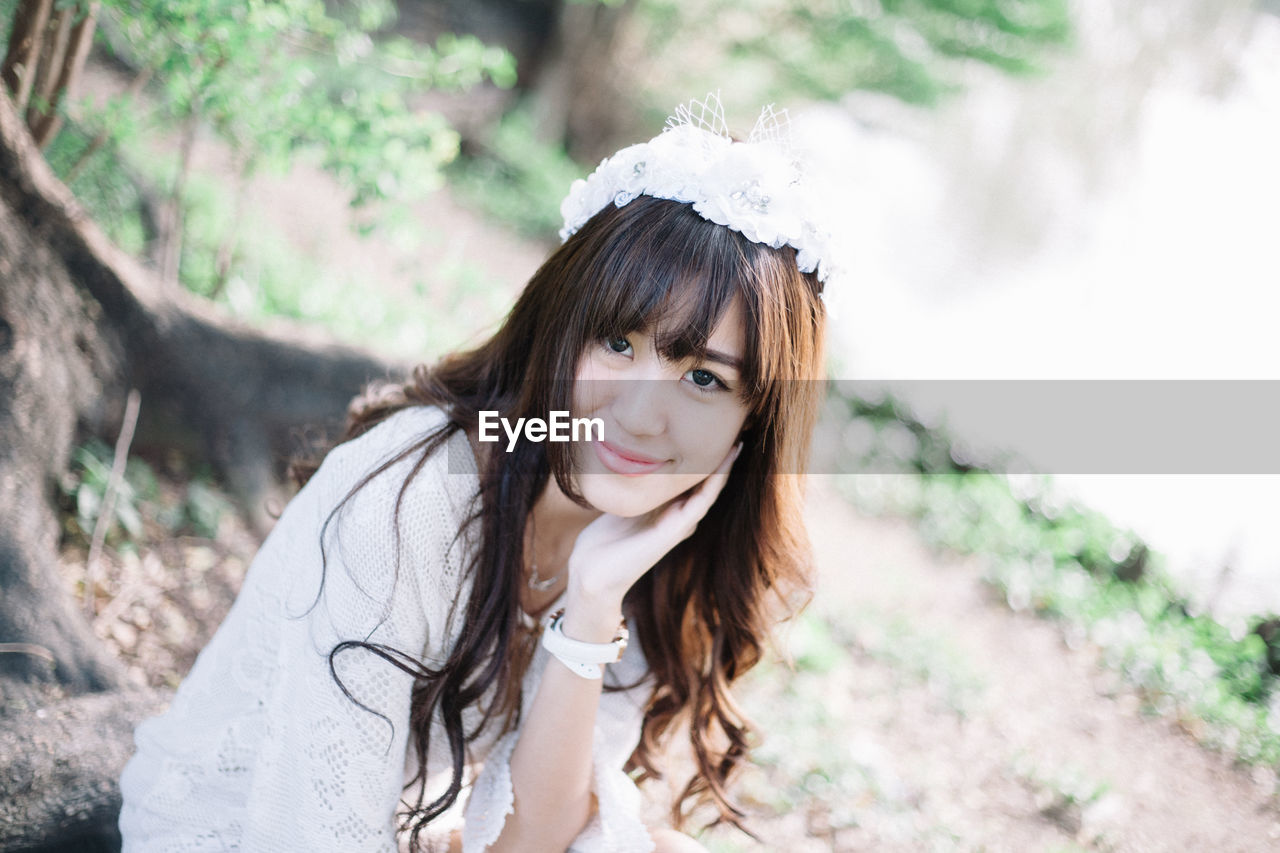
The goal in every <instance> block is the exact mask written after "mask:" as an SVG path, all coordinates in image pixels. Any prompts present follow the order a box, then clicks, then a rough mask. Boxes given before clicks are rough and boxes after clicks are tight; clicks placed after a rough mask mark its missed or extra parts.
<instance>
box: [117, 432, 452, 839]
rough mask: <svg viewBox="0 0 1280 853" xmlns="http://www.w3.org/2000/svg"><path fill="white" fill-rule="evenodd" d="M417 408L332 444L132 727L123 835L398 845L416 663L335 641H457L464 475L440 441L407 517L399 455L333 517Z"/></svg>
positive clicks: (425, 652)
mask: <svg viewBox="0 0 1280 853" xmlns="http://www.w3.org/2000/svg"><path fill="white" fill-rule="evenodd" d="M423 425H424V424H423V421H422V418H420V417H419V418H414V417H411V416H397V417H396V418H393V419H392V420H391V421H388V422H387V423H386V424H384V425H382V426H380V427H378V428H377V429H376V430H373V431H371V432H370V433H368V434H367V435H366V436H364V437H362V438H361V439H358V440H356V441H354V442H350V443H348V444H345V445H341V446H339V447H338V448H336V449H335V450H334V451H332V452H331V453H330V454H329V456H328V457H327V458H326V460H325V463H324V465H323V466H322V467H321V469H320V471H318V472H317V474H316V475H315V477H314V478H313V479H312V481H311V482H310V483H308V485H307V488H306V489H304V490H303V492H301V493H299V495H298V496H297V497H296V498H295V499H294V501H292V502H291V503H290V505H289V507H288V508H287V509H286V511H285V513H284V515H283V516H282V517H281V519H280V521H279V522H278V523H277V526H276V529H275V530H273V531H272V534H271V536H270V537H268V540H267V542H266V543H264V545H263V547H262V549H261V550H260V551H259V554H258V556H257V557H256V558H255V560H254V563H253V565H252V566H251V567H250V570H249V573H248V575H247V576H246V580H245V585H244V588H243V590H242V591H241V594H240V596H239V598H238V599H237V601H236V604H235V606H234V607H233V608H232V612H231V613H230V614H229V616H228V618H227V620H226V621H225V622H224V623H223V625H222V627H221V628H220V629H219V631H218V634H217V635H216V636H215V638H214V640H213V641H212V642H211V643H210V644H209V646H208V647H207V648H206V649H205V650H204V651H203V652H202V653H201V655H200V658H199V659H198V660H197V662H196V665H195V667H194V668H193V669H192V672H191V674H190V675H189V676H188V678H187V679H186V680H185V681H184V682H183V685H182V687H181V688H180V689H179V691H178V694H177V695H176V696H175V699H174V702H173V704H172V706H171V708H170V711H169V712H168V713H166V714H165V715H164V716H162V717H160V718H157V719H155V720H151V721H148V722H147V723H144V724H143V726H142V727H140V728H139V730H138V733H137V735H136V741H137V743H138V753H137V755H136V756H135V758H134V759H133V760H131V762H130V766H129V767H128V768H126V771H125V776H124V777H123V778H122V780H121V789H122V793H123V794H124V798H125V803H124V808H123V810H122V814H121V824H120V825H121V831H122V834H123V835H124V837H125V842H126V843H125V849H126V850H129V851H166V853H168V851H188V850H205V849H217V850H222V849H237V848H238V849H243V850H308V851H335V853H336V851H343V853H350V851H371V853H372V851H377V853H390V851H394V850H395V849H396V834H395V825H394V823H395V810H396V808H397V806H398V804H399V801H400V794H401V790H402V786H403V784H404V772H405V756H406V749H407V743H408V738H409V736H410V731H409V710H410V700H411V692H412V686H413V677H412V676H411V675H409V674H408V673H405V672H403V671H401V670H399V669H397V668H396V667H394V666H392V665H391V664H390V663H388V662H387V661H385V660H383V659H381V658H379V657H378V656H377V655H375V654H374V653H372V652H370V651H368V650H365V649H362V648H350V649H346V650H343V651H340V652H338V653H337V654H335V655H333V656H332V671H331V669H330V667H331V663H330V661H331V657H330V652H331V651H332V650H333V649H334V648H335V646H337V645H338V644H339V643H341V642H344V641H349V640H355V641H362V642H368V643H372V644H381V645H385V646H386V647H389V648H393V649H397V650H400V651H402V652H405V653H407V654H410V655H414V656H419V655H422V656H425V657H428V658H437V657H438V656H439V655H440V653H441V651H442V650H443V649H445V648H447V644H448V643H449V642H451V639H450V637H451V635H452V632H453V626H452V625H451V624H450V615H451V613H452V612H453V604H454V600H455V598H456V597H457V595H458V592H459V588H460V576H461V565H462V563H463V560H462V553H461V546H460V545H459V544H458V542H457V539H456V537H455V536H454V534H455V533H456V532H457V530H458V524H459V518H460V515H461V514H460V513H459V511H458V509H459V508H458V505H457V502H456V496H455V495H454V494H453V492H454V491H456V490H458V489H460V488H461V486H462V484H461V483H457V482H453V483H451V482H450V480H451V478H450V477H449V476H448V460H447V459H446V458H445V457H446V454H445V453H441V454H438V456H439V457H440V458H439V459H437V458H436V457H432V459H431V460H429V461H428V463H427V465H426V466H425V467H424V468H423V470H422V471H421V472H420V473H419V474H418V476H417V477H416V478H415V479H414V481H413V484H412V486H411V487H410V488H409V490H408V491H406V492H405V494H404V497H403V500H402V501H401V502H400V514H399V524H398V533H397V526H396V524H395V523H394V522H393V514H394V508H395V504H396V500H397V496H398V495H399V491H400V486H401V485H402V484H403V483H404V481H405V476H406V474H407V473H408V470H409V468H410V467H411V465H412V461H406V462H404V463H401V464H397V465H396V466H394V467H392V468H391V469H389V470H388V471H386V472H384V473H383V474H381V475H380V476H378V477H376V478H375V479H373V480H371V481H370V482H369V483H368V484H367V485H366V486H365V487H364V488H362V489H360V490H359V491H357V492H356V493H355V495H354V496H353V497H352V498H351V499H350V500H349V501H347V503H346V504H345V505H344V506H343V508H342V509H341V510H340V511H339V512H338V513H337V514H335V515H334V516H333V517H332V520H331V521H330V523H329V524H328V526H327V528H326V527H325V526H324V525H325V520H326V519H328V518H329V514H330V512H331V511H332V509H333V508H334V507H335V506H337V505H338V503H339V502H340V501H341V500H342V498H343V497H344V496H345V495H346V494H347V492H348V491H349V490H350V488H351V487H352V486H353V485H355V484H356V483H358V482H359V481H360V480H361V478H362V477H363V476H364V475H365V474H367V473H368V472H370V471H371V470H373V469H374V468H375V467H376V466H377V464H378V463H379V462H380V461H382V459H384V458H387V457H389V456H390V455H391V454H392V453H394V452H395V451H396V450H399V449H401V448H402V447H403V446H405V445H406V444H407V442H408V441H410V440H412V438H413V437H415V435H417V434H420V428H421V427H422V426H423ZM464 440H465V439H464ZM322 528H323V529H324V534H323V536H324V538H323V542H324V559H323V560H322V559H321V544H320V543H321V530H322ZM335 675H336V676H337V678H336V679H335V677H334V676H335ZM344 688H345V692H344ZM348 694H349V695H348ZM352 699H354V700H356V701H354V702H353V701H352ZM357 702H359V703H360V704H357ZM361 706H363V707H361Z"/></svg>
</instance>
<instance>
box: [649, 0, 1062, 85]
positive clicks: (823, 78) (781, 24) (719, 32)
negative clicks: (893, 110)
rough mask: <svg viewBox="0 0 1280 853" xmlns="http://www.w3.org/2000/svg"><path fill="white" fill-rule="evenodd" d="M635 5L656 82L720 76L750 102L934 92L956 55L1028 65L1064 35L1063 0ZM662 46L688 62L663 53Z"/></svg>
mask: <svg viewBox="0 0 1280 853" xmlns="http://www.w3.org/2000/svg"><path fill="white" fill-rule="evenodd" d="M640 10H641V13H642V15H643V17H644V18H645V20H646V22H647V25H648V43H647V47H648V50H649V52H650V54H651V55H655V54H656V55H657V56H658V61H657V62H655V66H656V70H657V75H658V78H657V79H659V80H661V83H660V84H659V87H658V88H660V89H662V90H670V89H671V88H672V86H673V84H674V86H675V88H679V87H682V86H687V80H688V79H690V78H691V77H692V78H695V79H705V80H709V81H714V82H713V84H712V88H714V87H715V86H717V85H720V83H719V82H718V81H724V85H725V88H726V90H728V89H729V86H730V84H732V92H733V95H732V98H733V100H734V101H735V102H741V103H745V104H748V105H749V104H751V103H754V102H759V101H761V100H765V101H767V100H771V99H773V100H782V101H792V100H795V99H797V98H818V99H823V100H836V99H839V98H840V97H842V96H844V95H846V94H847V93H849V92H851V91H854V90H857V89H864V90H871V91H877V92H883V93H885V94H888V95H891V96H893V97H896V98H899V99H901V100H903V101H906V102H908V103H916V104H933V103H936V102H937V101H938V100H939V99H940V98H941V97H943V96H944V95H946V94H947V93H948V92H950V91H953V90H954V89H956V88H957V81H958V78H959V77H960V75H961V73H962V67H963V66H964V64H966V63H979V64H982V65H987V66H991V67H994V68H998V69H1000V70H1002V71H1005V72H1009V73H1013V74H1027V73H1033V72H1035V71H1036V70H1038V68H1039V66H1038V62H1037V59H1038V57H1039V56H1041V55H1042V54H1043V53H1044V52H1045V50H1046V49H1047V48H1049V47H1052V46H1055V45H1060V44H1063V43H1064V42H1065V41H1066V40H1067V38H1068V37H1069V35H1070V17H1069V10H1068V4H1067V3H1066V0H1012V2H1005V0H870V2H862V1H861V0H818V2H811V0H713V2H709V3H705V4H699V5H697V6H692V5H691V4H686V3H680V2H678V0H643V2H642V3H641V4H640ZM694 43H696V47H693V48H691V44H694ZM665 51H680V52H681V55H682V56H683V57H690V56H691V57H692V62H693V67H690V66H689V64H688V63H687V62H681V63H678V64H676V65H675V67H674V68H673V67H672V66H671V65H670V64H669V63H664V62H662V59H661V57H662V56H664V55H666V54H665V53H664V52H665ZM664 68H666V69H670V72H669V73H672V74H673V75H674V74H675V72H676V70H677V69H678V77H673V78H672V79H670V80H668V79H665V78H663V76H662V75H663V73H664V70H663V69H664ZM727 105H728V103H727ZM730 106H731V105H730ZM731 109H732V106H731Z"/></svg>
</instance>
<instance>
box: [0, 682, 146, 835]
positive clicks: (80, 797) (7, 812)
mask: <svg viewBox="0 0 1280 853" xmlns="http://www.w3.org/2000/svg"><path fill="white" fill-rule="evenodd" d="M168 701H169V695H168V693H167V692H165V691H160V690H123V691H113V692H111V693H96V694H91V695H88V696H79V697H76V698H73V699H64V700H62V701H60V702H54V703H51V704H49V705H47V706H46V707H43V708H41V709H40V712H39V713H23V714H6V715H4V716H0V756H3V758H4V768H5V769H4V773H0V850H6V851H11V853H17V852H18V851H32V852H33V853H34V851H48V852H49V853H51V851H55V850H61V851H68V853H70V851H93V850H111V849H115V850H118V849H119V847H120V836H119V833H118V832H117V831H116V828H115V824H116V819H117V816H118V815H119V813H120V791H119V788H118V787H117V785H116V779H117V778H119V776H120V770H121V768H122V767H123V766H124V763H125V761H127V760H128V758H129V756H130V755H131V754H132V753H133V728H134V726H136V725H137V724H138V721H139V720H140V719H142V718H144V717H148V716H152V715H154V714H158V713H159V712H160V711H161V710H163V709H164V707H165V705H166V704H167V703H168Z"/></svg>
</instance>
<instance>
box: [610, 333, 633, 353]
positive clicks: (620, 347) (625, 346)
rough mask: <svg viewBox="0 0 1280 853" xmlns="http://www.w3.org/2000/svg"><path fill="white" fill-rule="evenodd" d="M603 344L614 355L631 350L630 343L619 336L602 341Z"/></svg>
mask: <svg viewBox="0 0 1280 853" xmlns="http://www.w3.org/2000/svg"><path fill="white" fill-rule="evenodd" d="M604 344H605V346H607V347H608V348H609V349H611V350H613V351H614V352H616V353H625V352H626V351H627V350H629V349H631V344H630V342H628V341H627V339H626V338H624V337H622V336H620V335H614V336H611V337H608V338H605V339H604Z"/></svg>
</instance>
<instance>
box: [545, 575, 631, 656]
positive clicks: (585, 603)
mask: <svg viewBox="0 0 1280 853" xmlns="http://www.w3.org/2000/svg"><path fill="white" fill-rule="evenodd" d="M620 622H622V598H621V597H616V598H615V597H612V596H605V597H593V596H591V595H587V594H585V593H583V592H582V591H580V590H575V589H574V586H573V584H572V583H570V585H569V589H568V590H567V591H566V593H565V600H564V617H563V618H562V619H561V620H560V629H561V631H563V632H564V635H565V636H566V637H568V638H569V639H571V640H578V641H580V642H583V643H608V642H612V641H613V638H614V637H615V636H616V635H617V633H618V624H619V623H620Z"/></svg>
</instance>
